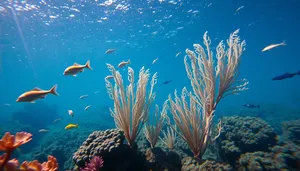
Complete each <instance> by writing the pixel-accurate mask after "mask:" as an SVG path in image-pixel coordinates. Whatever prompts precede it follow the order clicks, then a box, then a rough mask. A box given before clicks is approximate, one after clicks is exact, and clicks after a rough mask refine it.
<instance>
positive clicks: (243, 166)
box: [237, 143, 300, 171]
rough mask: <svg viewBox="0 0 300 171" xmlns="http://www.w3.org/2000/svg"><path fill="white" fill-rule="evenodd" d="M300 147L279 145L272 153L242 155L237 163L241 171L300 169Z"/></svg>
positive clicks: (260, 152)
mask: <svg viewBox="0 0 300 171" xmlns="http://www.w3.org/2000/svg"><path fill="white" fill-rule="evenodd" d="M299 161H300V147H299V146H297V145H295V144H291V143H288V144H283V145H277V146H274V147H272V148H271V152H262V151H256V152H253V153H245V154H242V155H241V157H240V159H239V160H238V162H237V170H239V171H248V170H251V171H260V170H265V171H281V170H299V169H300V163H299Z"/></svg>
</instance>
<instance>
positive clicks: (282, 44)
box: [262, 41, 286, 52]
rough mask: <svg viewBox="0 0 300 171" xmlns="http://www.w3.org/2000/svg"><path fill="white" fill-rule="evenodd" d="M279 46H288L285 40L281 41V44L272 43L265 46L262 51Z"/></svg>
mask: <svg viewBox="0 0 300 171" xmlns="http://www.w3.org/2000/svg"><path fill="white" fill-rule="evenodd" d="M278 46H286V43H285V41H283V42H282V43H279V44H272V45H269V46H267V47H265V48H264V49H263V50H262V52H265V51H267V50H271V49H273V48H276V47H278Z"/></svg>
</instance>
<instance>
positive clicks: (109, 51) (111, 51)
mask: <svg viewBox="0 0 300 171" xmlns="http://www.w3.org/2000/svg"><path fill="white" fill-rule="evenodd" d="M116 50H117V49H107V50H106V51H105V54H111V53H113V52H115V51H116Z"/></svg>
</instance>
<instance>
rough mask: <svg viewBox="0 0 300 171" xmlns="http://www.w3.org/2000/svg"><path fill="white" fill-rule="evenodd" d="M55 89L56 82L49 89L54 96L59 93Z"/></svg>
mask: <svg viewBox="0 0 300 171" xmlns="http://www.w3.org/2000/svg"><path fill="white" fill-rule="evenodd" d="M56 89H57V84H55V85H54V86H53V87H52V88H51V89H50V90H49V92H50V93H52V94H54V95H56V96H59V94H58V93H57V91H56Z"/></svg>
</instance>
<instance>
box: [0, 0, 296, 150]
mask: <svg viewBox="0 0 300 171" xmlns="http://www.w3.org/2000/svg"><path fill="white" fill-rule="evenodd" d="M299 9H300V1H299V0H274V1H259V0H254V1H247V0H236V1H234V0H231V1H229V0H203V1H202V0H136V1H120V0H107V1H101V0H93V1H92V0H85V1H84V0H23V1H21V0H2V1H1V2H0V133H1V135H2V134H3V133H4V132H7V131H8V132H12V133H15V132H18V131H22V130H24V129H26V130H27V131H31V132H34V133H35V134H34V138H36V137H44V136H45V137H46V136H47V134H42V135H41V133H39V132H38V130H39V129H47V130H50V131H51V130H57V131H60V130H61V131H65V130H64V127H65V126H66V125H67V124H69V123H76V124H79V129H85V130H88V131H94V130H97V129H104V128H114V127H115V125H114V122H113V119H112V118H111V116H110V113H109V110H108V108H109V107H112V104H113V103H112V100H111V99H109V97H108V94H107V91H106V88H105V82H104V78H105V77H106V76H107V75H108V74H109V71H108V69H107V67H106V63H109V64H112V65H114V66H117V65H118V64H119V63H120V62H121V61H123V60H125V61H127V60H128V59H130V61H131V64H130V65H129V66H130V67H132V68H133V69H134V70H135V73H136V78H137V76H138V75H137V74H138V71H139V70H140V68H141V67H143V66H144V67H145V68H146V69H150V73H151V74H154V73H155V72H158V83H157V85H156V86H155V92H156V94H157V96H156V101H155V103H156V104H158V105H160V106H161V105H162V104H163V102H164V101H165V100H166V99H167V97H168V95H169V94H170V93H173V92H174V90H175V89H177V90H178V91H181V89H182V88H183V87H185V86H186V87H187V88H188V90H191V87H190V82H189V80H188V78H187V76H186V71H185V67H184V62H183V61H184V56H185V49H186V48H189V49H192V48H193V46H192V45H193V44H195V43H199V44H202V43H203V34H204V33H205V32H206V31H208V35H209V36H210V38H211V42H212V44H211V46H212V49H213V51H214V53H215V48H216V46H217V44H218V43H219V42H220V41H221V40H224V41H225V42H226V39H227V38H228V37H229V35H230V33H232V32H233V31H235V30H237V29H240V32H239V35H240V37H241V39H243V40H246V50H245V51H244V52H243V55H242V62H241V65H240V78H246V79H247V80H248V81H249V86H248V87H249V90H247V91H244V92H242V93H240V94H239V95H237V96H229V97H226V98H225V99H224V100H222V101H221V103H220V105H219V106H218V109H217V111H216V117H217V118H218V117H220V116H226V115H231V114H232V113H239V112H240V111H241V110H244V107H243V106H242V105H243V104H247V103H250V104H255V105H260V108H261V109H262V111H257V112H258V113H257V115H259V116H261V117H265V118H266V117H267V118H269V120H271V119H272V116H270V113H269V112H268V110H271V111H272V109H274V110H275V109H276V111H278V110H286V111H293V112H288V113H287V114H284V115H285V116H284V119H288V118H290V119H299V118H300V116H299V115H294V114H295V113H297V112H298V111H300V105H299V104H300V90H299V84H300V75H295V76H294V77H293V78H289V79H285V80H280V81H273V80H272V78H273V77H275V76H278V75H282V74H284V73H286V72H290V73H296V72H299V71H300V58H299V53H298V51H299V49H298V48H299V47H298V46H299V42H298V41H299V39H300V32H299V30H300V22H299V21H300V12H299ZM283 41H285V42H286V46H280V47H277V48H274V49H272V50H270V51H266V52H262V49H263V48H264V47H266V46H268V45H270V44H275V43H281V42H283ZM110 48H113V49H116V51H115V52H114V53H112V54H105V51H106V50H107V49H110ZM179 52H180V54H179V55H178V56H177V57H176V54H178V53H179ZM156 58H158V60H157V61H156V63H154V64H152V61H153V60H154V59H156ZM88 60H90V61H91V67H92V68H93V70H88V69H86V70H84V72H82V73H80V74H78V75H77V77H73V76H64V75H63V72H64V70H65V69H66V68H67V67H68V66H70V65H73V64H74V63H75V62H77V63H79V64H85V63H86V62H87V61H88ZM121 73H122V74H123V78H124V79H127V70H126V69H121ZM167 80H172V82H171V83H169V84H166V85H165V84H163V82H164V81H167ZM55 84H57V85H58V89H57V91H58V93H59V94H60V96H54V95H51V94H50V95H48V96H47V97H46V98H45V99H43V100H38V101H37V102H36V103H35V104H30V103H17V102H16V99H17V98H18V96H19V95H21V94H22V93H24V92H26V91H28V90H31V89H33V88H34V87H39V88H41V89H45V90H48V89H50V88H51V87H52V86H53V85H55ZM81 95H89V96H88V98H86V99H79V97H80V96H81ZM88 105H91V107H90V109H89V110H88V111H85V110H84V108H85V107H86V106H88ZM68 110H73V111H74V116H73V117H71V116H69V115H68ZM255 110H257V109H255ZM294 111H295V112H294ZM18 112H19V113H18ZM22 112H23V113H22ZM272 112H274V111H272ZM290 113H291V116H288V115H289V114H290ZM218 114H219V116H218ZM298 114H299V113H298ZM28 115H29V116H28ZM245 115H247V114H245ZM270 117H271V118H270ZM276 117H278V118H280V117H281V116H276ZM282 117H283V116H282ZM26 118H27V119H26ZM37 118H38V119H37ZM35 119H37V120H35ZM55 119H62V120H61V121H58V122H57V123H56V124H52V121H53V120H55ZM42 120H45V122H43V121H42ZM89 123H92V124H91V125H89ZM97 123H98V124H97ZM72 131H73V130H72ZM36 139H38V138H36ZM36 143H37V144H39V143H41V142H36ZM33 146H34V145H32V146H31V147H33ZM28 148H29V147H28ZM25 151H26V150H25Z"/></svg>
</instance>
